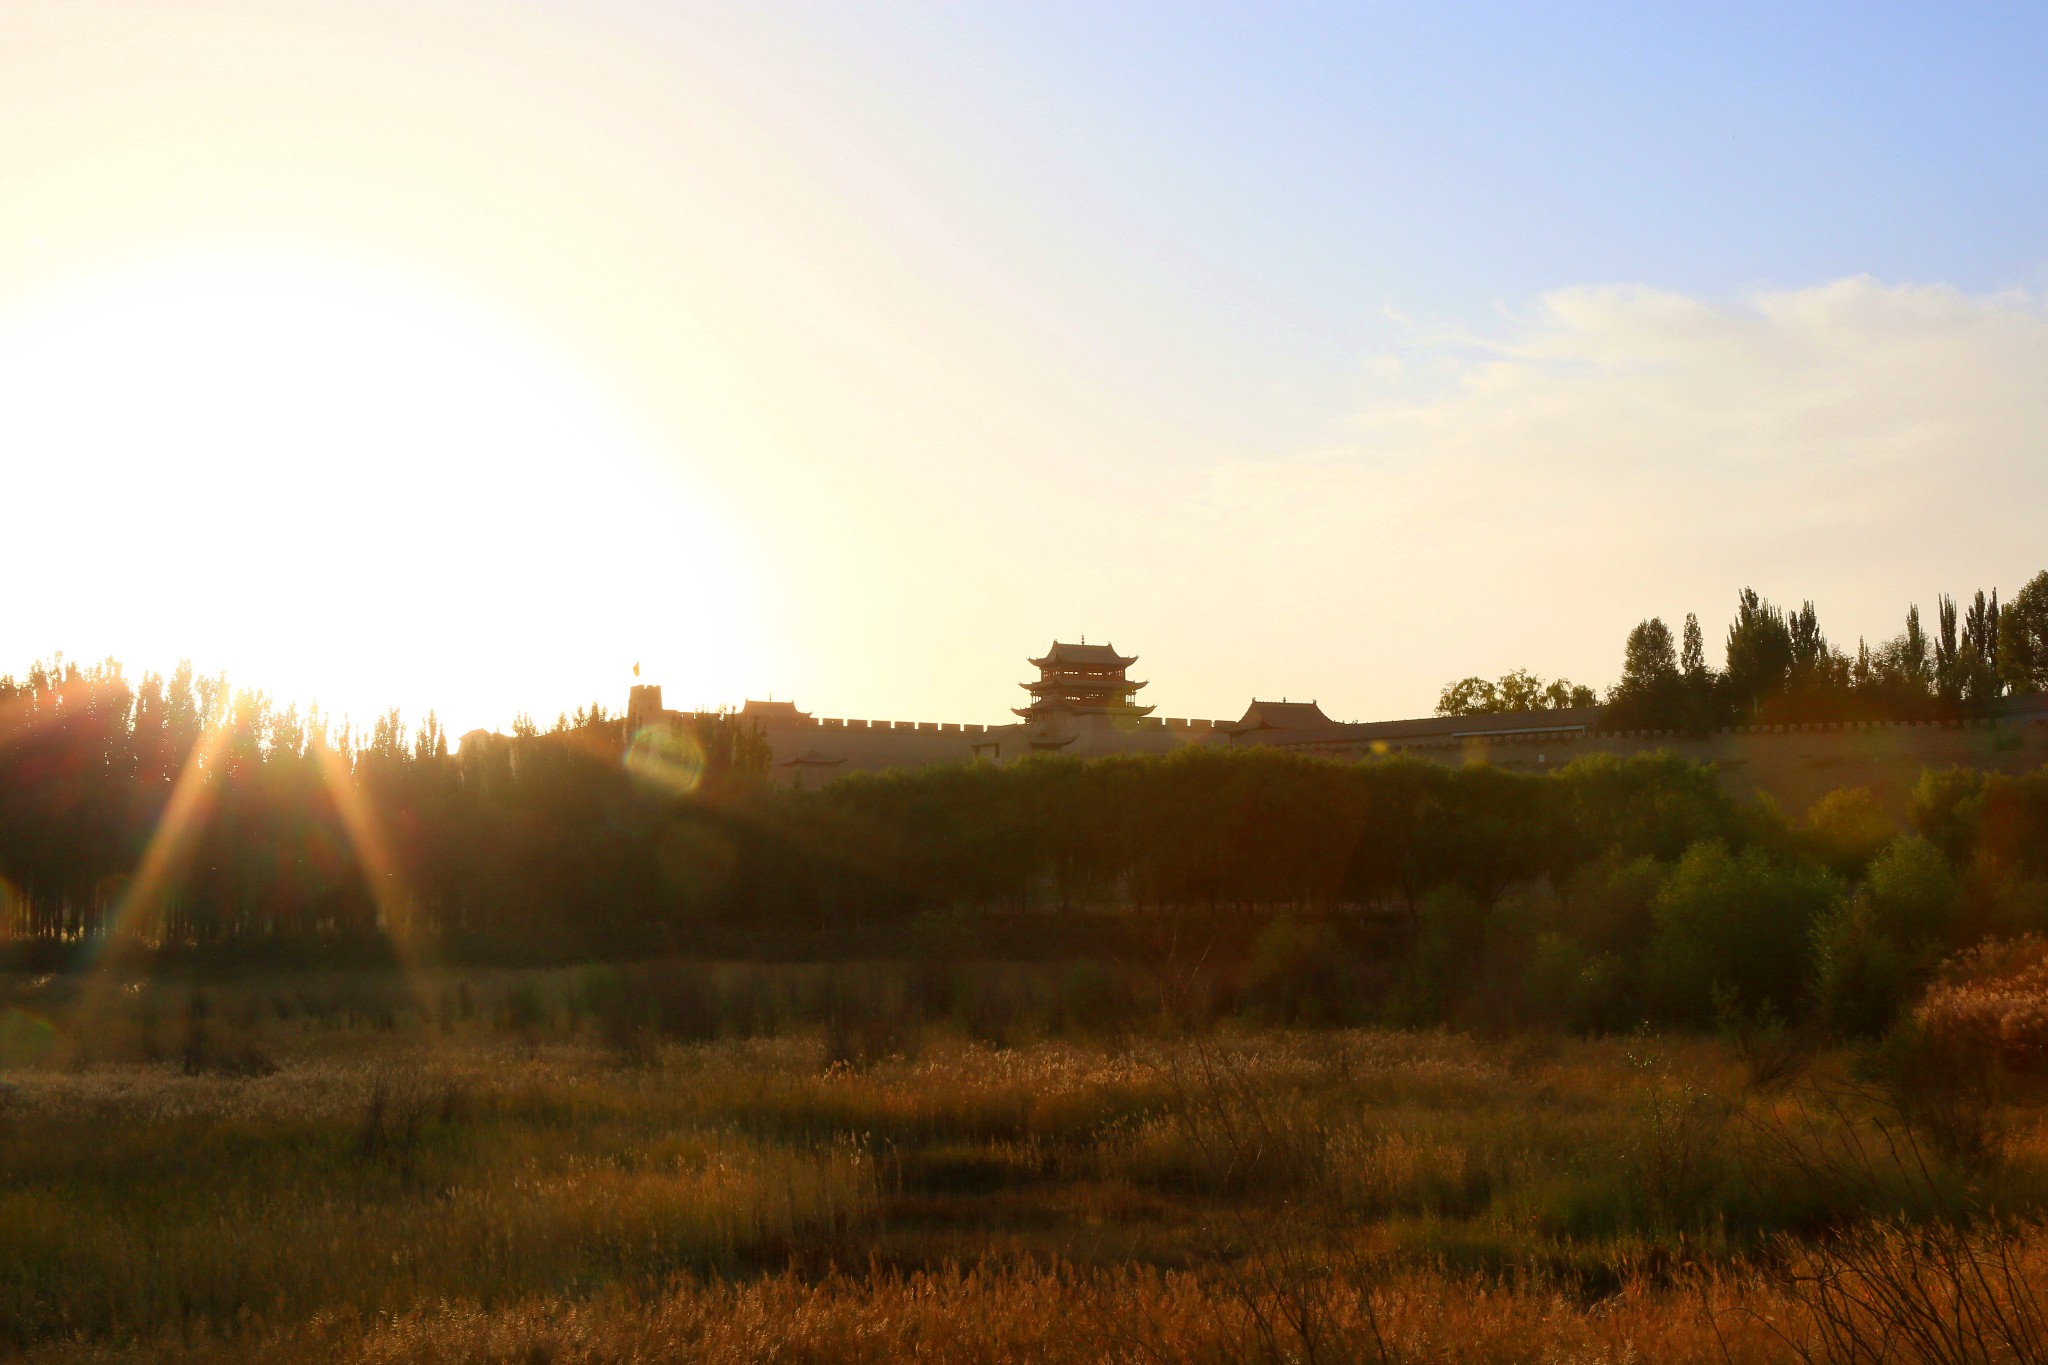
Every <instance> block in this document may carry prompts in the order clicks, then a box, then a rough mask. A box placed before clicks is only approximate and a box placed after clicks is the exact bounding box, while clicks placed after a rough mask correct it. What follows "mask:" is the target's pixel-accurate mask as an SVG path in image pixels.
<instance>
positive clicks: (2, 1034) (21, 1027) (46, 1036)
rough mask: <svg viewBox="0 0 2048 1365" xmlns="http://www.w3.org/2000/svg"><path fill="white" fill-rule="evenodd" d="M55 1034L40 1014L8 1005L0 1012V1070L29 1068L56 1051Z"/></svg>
mask: <svg viewBox="0 0 2048 1365" xmlns="http://www.w3.org/2000/svg"><path fill="white" fill-rule="evenodd" d="M56 1047H57V1030H56V1027H55V1026H54V1025H52V1024H51V1023H50V1021H49V1020H47V1019H45V1018H43V1017H42V1016H41V1015H39V1014H30V1013H29V1012H28V1011H27V1010H25V1009H20V1008H18V1007H15V1006H12V1005H10V1006H9V1007H8V1008H6V1009H4V1010H0V1066H28V1065H31V1064H33V1063H36V1062H40V1061H42V1060H43V1059H45V1058H46V1057H48V1056H49V1055H50V1054H51V1053H53V1052H54V1051H56Z"/></svg>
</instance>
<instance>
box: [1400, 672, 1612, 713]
mask: <svg viewBox="0 0 2048 1365" xmlns="http://www.w3.org/2000/svg"><path fill="white" fill-rule="evenodd" d="M1598 701H1599V698H1598V697H1597V696H1595V695H1594V692H1593V689H1592V688H1590V687H1586V686H1584V685H1582V684H1579V683H1575V682H1573V681H1571V680H1570V679H1569V678H1558V679H1555V680H1553V681H1551V682H1547V683H1546V682H1545V681H1544V680H1543V679H1542V678H1540V677H1538V676H1537V675H1536V674H1534V673H1531V672H1530V671H1529V670H1528V669H1526V668H1515V669H1510V670H1508V671H1507V672H1506V673H1503V674H1502V675H1501V677H1500V680H1499V681H1498V682H1490V681H1488V680H1487V679H1485V678H1479V677H1472V678H1460V679H1459V680H1458V681H1456V682H1454V683H1446V684H1445V685H1444V689H1443V691H1442V692H1440V693H1438V694H1437V700H1436V713H1437V714H1438V715H1439V716H1489V715H1500V714H1503V713H1509V712H1522V711H1563V710H1570V709H1572V708H1575V707H1582V706H1593V705H1596V704H1597V703H1598Z"/></svg>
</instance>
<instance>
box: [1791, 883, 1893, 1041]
mask: <svg viewBox="0 0 2048 1365" xmlns="http://www.w3.org/2000/svg"><path fill="white" fill-rule="evenodd" d="M1877 921H1878V916H1877V915H1876V914H1875V913H1874V912H1873V910H1872V907H1871V904H1870V902H1869V901H1868V900H1866V899H1864V898H1862V897H1852V898H1846V899H1844V900H1842V901H1840V902H1838V903H1837V904H1836V905H1835V906H1833V907H1832V908H1831V909H1829V910H1828V911H1827V913H1826V914H1824V915H1822V916H1821V917H1820V918H1819V919H1818V920H1816V921H1815V922H1814V926H1813V967H1814V987H1813V989H1814V1002H1815V1005H1816V1006H1817V1008H1818V1010H1819V1013H1820V1017H1821V1019H1822V1021H1823V1022H1824V1023H1826V1024H1827V1025H1828V1027H1829V1028H1831V1029H1833V1030H1834V1031H1835V1032H1836V1033H1838V1034H1841V1035H1843V1036H1845V1037H1852V1038H1874V1037H1876V1036H1878V1035H1879V1034H1881V1033H1883V1032H1884V1031H1885V1030H1886V1029H1888V1028H1890V1027H1891V1026H1892V1024H1893V1023H1894V1022H1895V1021H1896V1020H1897V1019H1898V1017H1899V1015H1900V1014H1901V1013H1902V1012H1903V1011H1904V1009H1905V1006H1906V1002H1907V1000H1908V998H1909V997H1910V995H1911V993H1912V989H1913V986H1914V972H1913V964H1912V960H1911V959H1910V958H1909V957H1908V956H1907V954H1906V951H1905V950H1904V949H1903V948H1901V947H1900V946H1899V943H1898V940H1897V939H1896V938H1894V937H1893V936H1892V935H1891V934H1889V933H1886V932H1885V930H1884V929H1883V928H1882V927H1880V925H1879V924H1878V922H1877Z"/></svg>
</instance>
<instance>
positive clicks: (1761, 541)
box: [1190, 277, 2048, 705]
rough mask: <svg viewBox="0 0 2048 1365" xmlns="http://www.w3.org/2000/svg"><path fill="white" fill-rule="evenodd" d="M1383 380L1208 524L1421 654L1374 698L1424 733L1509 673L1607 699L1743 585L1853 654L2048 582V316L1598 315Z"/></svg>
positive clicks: (1910, 305)
mask: <svg viewBox="0 0 2048 1365" xmlns="http://www.w3.org/2000/svg"><path fill="white" fill-rule="evenodd" d="M1364 374H1365V383H1366V386H1367V391H1368V397H1367V399H1366V401H1365V402H1364V403H1363V405H1362V406H1361V407H1360V409H1359V410H1358V411H1357V412H1356V413H1355V414H1354V415H1353V416H1352V417H1351V418H1350V420H1349V421H1348V422H1347V423H1346V424H1345V425H1344V427H1343V429H1342V431H1341V433H1340V435H1339V436H1338V437H1337V438H1336V439H1334V440H1332V441H1331V442H1330V443H1329V444H1328V445H1327V446H1325V447H1324V448H1323V449H1319V450H1316V451H1312V452H1307V453H1302V454H1298V455H1295V456H1292V457H1289V458H1283V459H1275V460H1271V461H1263V462H1244V463H1238V464H1233V465H1230V466H1228V467H1224V468H1221V469H1218V470H1216V471H1215V472H1214V475H1213V479H1212V482H1211V484H1210V485H1209V487H1208V488H1207V489H1206V490H1204V493H1203V494H1202V496H1201V499H1200V502H1201V505H1200V506H1199V507H1197V508H1193V509H1190V510H1191V512H1192V514H1193V519H1194V521H1195V522H1196V523H1197V524H1204V525H1207V526H1210V527H1212V528H1213V527H1216V526H1218V525H1219V524H1221V523H1224V522H1228V523H1230V524H1231V525H1233V526H1235V527H1237V528H1238V529H1239V530H1240V531H1241V532H1245V533H1249V534H1250V535H1251V536H1252V537H1253V538H1255V539H1258V540H1262V541H1265V542H1267V543H1269V544H1284V545H1285V546H1287V547H1288V548H1287V549H1286V550H1285V551H1284V553H1283V555H1282V559H1283V560H1284V567H1285V568H1287V569H1288V570H1290V571H1291V572H1292V573H1293V575H1294V576H1295V577H1296V579H1297V581H1313V582H1316V583H1319V584H1323V585H1325V591H1324V595H1323V600H1322V602H1321V604H1320V606H1319V608H1318V610H1319V611H1320V612H1321V613H1322V614H1323V615H1324V616H1325V618H1326V619H1327V617H1328V615H1329V614H1330V611H1331V609H1332V608H1333V607H1335V606H1337V604H1338V603H1339V602H1342V603H1344V605H1343V606H1342V607H1339V608H1338V610H1339V611H1340V613H1341V614H1342V615H1343V617H1344V618H1345V619H1347V620H1349V621H1352V622H1355V623H1357V626H1358V628H1360V629H1374V628H1377V629H1379V630H1381V631H1383V632H1385V633H1386V635H1387V637H1388V638H1390V639H1395V638H1399V639H1402V640H1403V647H1402V648H1400V649H1399V650H1391V651H1388V653H1387V658H1386V663H1385V665H1384V668H1383V669H1382V682H1381V683H1380V684H1379V686H1377V687H1376V688H1375V691H1394V692H1397V693H1400V694H1403V695H1405V696H1406V697H1408V699H1409V700H1410V702H1411V704H1412V701H1413V700H1414V699H1418V698H1420V697H1423V696H1426V695H1428V694H1429V693H1430V692H1431V691H1432V690H1433V688H1434V686H1435V685H1436V684H1437V683H1440V682H1441V681H1442V680H1443V677H1444V676H1449V675H1450V674H1452V673H1456V672H1460V671H1467V670H1480V669H1498V668H1504V667H1507V666H1509V665H1512V664H1528V665H1531V666H1534V667H1537V668H1538V669H1541V670H1544V671H1548V672H1560V671H1568V672H1572V673H1573V674H1574V675H1589V676H1591V677H1594V678H1597V679H1601V680H1605V679H1606V678H1607V677H1608V676H1610V675H1611V674H1612V672H1613V671H1614V668H1615V666H1616V664H1617V662H1618V657H1619V649H1620V636H1619V634H1618V633H1617V632H1618V630H1619V629H1621V628H1625V626H1626V624H1628V623H1630V622H1632V621H1634V620H1636V619H1638V618H1639V617H1642V616H1646V615H1650V614H1653V613H1654V614H1665V615H1673V616H1675V615H1678V614H1682V613H1683V612H1684V611H1686V610H1687V609H1695V610H1698V611H1700V612H1701V615H1702V619H1703V620H1704V621H1706V622H1707V623H1708V625H1709V629H1710V630H1712V629H1714V625H1713V623H1714V622H1715V621H1716V620H1717V619H1719V618H1720V617H1721V616H1722V615H1723V614H1724V611H1725V605H1726V603H1727V602H1728V601H1729V600H1731V599H1732V597H1733V594H1734V591H1735V589H1736V588H1737V587H1739V586H1741V585H1742V584H1744V583H1747V582H1754V583H1756V585H1757V586H1758V587H1759V588H1761V589H1763V590H1764V591H1766V592H1767V593H1771V594H1774V595H1778V596H1782V597H1787V598H1797V597H1805V596H1811V597H1813V598H1814V599H1815V600H1816V601H1818V602H1819V603H1820V605H1821V608H1822V614H1823V621H1824V622H1829V623H1832V625H1833V628H1834V630H1835V632H1836V633H1837V634H1839V635H1842V636H1845V637H1847V638H1850V639H1853V637H1854V636H1855V635H1856V634H1858V633H1870V634H1877V633H1882V632H1886V631H1889V630H1891V629H1894V628H1895V627H1896V617H1897V616H1898V614H1899V613H1900V612H1901V611H1903V609H1904V605H1905V603H1906V601H1908V600H1909V599H1917V600H1920V601H1923V602H1927V601H1930V600H1931V598H1932V596H1933V594H1934V593H1935V592H1937V591H1941V590H1944V589H1948V590H1968V589H1970V588H1973V587H1976V586H1979V585H1980V584H1982V585H1987V586H1988V585H1989V584H1991V583H2002V584H2003V585H2004V586H2006V587H2007V588H2008V589H2010V588H2012V587H2015V586H2017V584H2018V582H2019V581H2020V580H2021V578H2023V577H2024V576H2026V575H2030V574H2031V573H2033V572H2035V571H2036V570H2038V569H2040V568H2041V567H2043V566H2048V534H2044V525H2048V524H2044V522H2043V519H2042V511H2041V509H2043V508H2044V507H2048V312H2044V308H2043V302H2042V300H2041V299H2040V298H2039V297H2036V296H2034V295H2030V294H2026V293H2017V292H2016V293H2009V294H1999V295H1994V296H1988V297H1979V296H1970V295H1966V294H1964V293H1961V292H1959V291H1957V290H1954V289H1950V288H1946V287H1941V286H1895V285H1886V284H1882V283H1880V282H1878V281H1875V280H1872V279H1869V278H1862V277H1859V278H1853V279H1846V280H1841V281H1838V282H1835V283H1832V284H1827V285H1823V286H1819V287H1815V288H1810V289H1799V290H1784V291H1772V292H1762V293H1758V294H1755V295H1753V296H1751V297H1749V298H1747V299H1745V300H1742V301H1740V302H1738V303H1733V304H1722V303H1714V302H1709V301H1705V300H1701V299H1696V298H1690V297H1687V296H1684V295H1679V294H1672V293H1664V292H1658V291H1654V290H1650V289H1643V288H1635V287H1599V288H1577V289H1569V290H1563V291H1559V292H1557V293H1554V294H1550V295H1548V296H1546V297H1544V298H1543V299H1542V300H1541V301H1540V304H1539V306H1538V307H1537V308H1535V309H1534V310H1533V312H1532V313H1530V314H1528V315H1526V316H1523V317H1520V318H1515V319H1510V320H1509V321H1507V322H1506V323H1504V324H1503V325H1501V326H1500V327H1498V328H1497V329H1496V330H1494V331H1492V332H1481V333H1475V332H1472V331H1469V330H1466V331H1458V330H1450V329H1443V328H1424V327H1419V326H1418V327H1416V328H1415V329H1413V330H1412V331H1411V332H1410V333H1409V335H1408V339H1407V345H1406V346H1405V347H1404V348H1403V350H1402V351H1401V352H1400V353H1398V354H1393V355H1385V356H1375V357H1371V358H1369V359H1368V361H1367V364H1366V366H1365V370H1364ZM1446 611H1448V612H1451V613H1453V614H1455V616H1456V617H1457V626H1456V628H1455V630H1445V629H1443V628H1441V627H1438V628H1434V629H1433V628H1432V627H1431V625H1430V618H1431V615H1432V614H1433V613H1443V612H1446ZM1389 702H1390V704H1395V705H1398V704H1399V703H1398V702H1394V701H1392V699H1389Z"/></svg>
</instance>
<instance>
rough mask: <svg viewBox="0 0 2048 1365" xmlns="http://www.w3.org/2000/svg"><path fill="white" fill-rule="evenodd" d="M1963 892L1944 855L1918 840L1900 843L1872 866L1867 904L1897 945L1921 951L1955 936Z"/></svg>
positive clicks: (1894, 843) (1865, 889)
mask: <svg viewBox="0 0 2048 1365" xmlns="http://www.w3.org/2000/svg"><path fill="white" fill-rule="evenodd" d="M1958 891H1959V886H1958V883H1957V879H1956V875H1955V873H1954V872H1953V871H1952V870H1951V869H1950V867H1949V864H1948V860H1947V859H1945V858H1943V857H1942V855H1941V850H1940V849H1938V848H1936V847H1935V846H1934V845H1933V844H1932V843H1930V842H1929V841H1928V840H1926V839H1923V838H1920V837H1918V836H1917V835H1907V836H1904V837H1902V838H1898V839H1894V840H1892V841H1891V842H1890V843H1889V844H1887V845H1885V847H1884V851H1883V852H1881V853H1879V854H1878V855H1877V857H1876V858H1874V859H1872V860H1871V863H1870V868H1869V871H1868V872H1867V873H1866V874H1865V876H1864V879H1863V891H1862V896H1863V899H1864V900H1865V901H1866V902H1867V903H1868V904H1869V906H1870V913H1871V916H1872V922H1873V923H1874V924H1875V926H1876V927H1877V928H1878V929H1879V930H1880V931H1881V932H1883V933H1885V934H1888V935H1890V936H1891V938H1892V939H1893V941H1895V942H1897V943H1900V944H1904V945H1907V946H1909V947H1917V946H1919V945H1924V944H1929V943H1934V942H1937V941H1940V940H1943V939H1946V938H1948V937H1949V936H1950V934H1951V933H1952V931H1953V928H1954V924H1955V916H1956V897H1957V894H1958Z"/></svg>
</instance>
